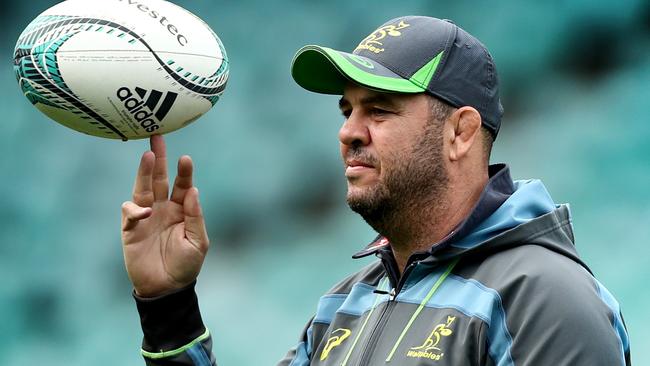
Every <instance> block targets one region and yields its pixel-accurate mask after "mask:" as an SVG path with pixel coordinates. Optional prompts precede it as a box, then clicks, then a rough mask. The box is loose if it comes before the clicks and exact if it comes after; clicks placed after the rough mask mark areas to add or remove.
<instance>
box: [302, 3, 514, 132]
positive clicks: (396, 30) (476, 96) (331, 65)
mask: <svg viewBox="0 0 650 366" xmlns="http://www.w3.org/2000/svg"><path fill="white" fill-rule="evenodd" d="M291 75H292V76H293V78H294V80H295V81H296V83H298V85H300V86H301V87H303V88H305V89H307V90H309V91H313V92H316V93H322V94H337V95H342V94H343V90H344V88H345V85H346V84H347V83H348V82H350V81H352V82H355V83H357V84H359V85H361V86H364V87H367V88H369V89H373V90H377V91H382V92H396V93H423V92H424V93H428V94H430V95H433V96H435V97H437V98H439V99H441V100H443V101H445V102H446V103H448V104H450V105H452V106H454V107H457V108H458V107H463V106H471V107H474V108H476V110H478V112H479V113H480V114H481V119H482V121H483V126H484V127H485V128H487V129H488V131H490V132H491V133H492V136H493V137H495V138H496V135H497V133H498V132H499V127H500V125H501V116H502V115H503V107H502V106H501V101H500V100H499V82H498V76H497V71H496V67H495V65H494V61H493V59H492V56H491V55H490V53H489V52H488V50H487V49H486V48H485V46H484V45H483V44H482V43H481V42H480V41H479V40H478V39H476V38H475V37H474V36H472V35H471V34H469V33H467V32H466V31H464V30H463V29H461V28H460V27H458V26H457V25H455V24H454V23H452V22H451V21H449V20H441V19H437V18H432V17H426V16H403V17H399V18H395V19H392V20H389V21H388V22H386V23H384V24H383V25H381V26H380V27H379V28H377V30H375V31H374V32H372V33H371V34H370V35H369V36H368V37H366V38H364V39H363V40H362V41H361V43H359V45H358V46H357V48H355V49H354V51H352V53H348V52H342V51H337V50H334V49H331V48H328V47H322V46H317V45H308V46H305V47H303V48H301V49H300V50H299V51H298V52H297V53H296V55H295V56H294V59H293V62H292V65H291Z"/></svg>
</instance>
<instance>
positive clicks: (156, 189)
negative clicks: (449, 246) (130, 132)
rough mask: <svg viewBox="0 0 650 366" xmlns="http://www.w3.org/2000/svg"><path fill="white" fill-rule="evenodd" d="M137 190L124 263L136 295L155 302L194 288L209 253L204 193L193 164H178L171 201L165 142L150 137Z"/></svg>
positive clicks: (126, 215) (127, 211) (125, 233)
mask: <svg viewBox="0 0 650 366" xmlns="http://www.w3.org/2000/svg"><path fill="white" fill-rule="evenodd" d="M151 150H152V151H147V152H146V153H144V155H142V160H141V161H140V167H139V169H138V175H137V177H136V180H135V185H134V187H133V201H129V202H125V203H124V204H123V205H122V244H123V250H124V262H125V263H126V270H127V272H128V274H129V278H130V279H131V282H132V283H133V287H134V288H135V292H136V294H137V295H138V296H142V297H155V296H159V295H163V294H165V293H167V292H170V291H173V290H176V289H180V288H182V287H185V286H187V285H189V284H190V283H192V282H193V281H194V280H195V279H196V277H197V276H198V274H199V271H200V270H201V265H202V264H203V260H204V258H205V255H206V253H207V251H208V244H209V240H208V235H207V233H206V230H205V221H204V220H203V213H202V210H201V205H200V204H199V191H198V190H197V189H196V187H193V186H192V170H193V166H192V159H190V157H189V156H183V157H181V158H180V159H179V161H178V174H177V175H176V181H175V182H174V188H173V190H172V194H171V197H169V181H168V177H167V157H166V151H165V141H164V140H163V138H162V136H153V137H151Z"/></svg>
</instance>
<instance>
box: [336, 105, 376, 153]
mask: <svg viewBox="0 0 650 366" xmlns="http://www.w3.org/2000/svg"><path fill="white" fill-rule="evenodd" d="M339 141H341V144H343V145H347V146H354V145H356V146H365V145H368V144H369V143H370V133H369V131H368V126H367V125H366V124H365V123H364V121H363V117H362V116H360V115H359V113H355V112H354V111H353V112H352V114H350V116H349V117H348V118H347V119H346V120H345V122H343V125H342V126H341V129H340V130H339Z"/></svg>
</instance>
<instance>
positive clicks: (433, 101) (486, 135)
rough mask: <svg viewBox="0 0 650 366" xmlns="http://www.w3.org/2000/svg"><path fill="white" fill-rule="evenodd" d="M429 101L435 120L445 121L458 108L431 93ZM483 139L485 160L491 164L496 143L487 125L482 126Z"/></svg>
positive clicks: (432, 117) (432, 116)
mask: <svg viewBox="0 0 650 366" xmlns="http://www.w3.org/2000/svg"><path fill="white" fill-rule="evenodd" d="M429 101H430V105H431V119H432V120H434V121H441V122H442V121H445V120H446V119H447V118H449V116H451V114H452V113H454V112H455V111H456V109H457V108H456V107H454V106H452V105H451V104H449V103H447V102H445V101H444V100H442V99H439V98H436V97H434V96H431V95H429ZM481 140H483V153H484V154H485V160H486V161H487V163H488V164H489V163H490V155H491V154H492V145H493V144H494V137H493V136H492V133H491V132H490V131H489V130H488V129H487V128H485V126H481Z"/></svg>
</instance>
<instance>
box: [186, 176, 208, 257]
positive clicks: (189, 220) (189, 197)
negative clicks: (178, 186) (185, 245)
mask: <svg viewBox="0 0 650 366" xmlns="http://www.w3.org/2000/svg"><path fill="white" fill-rule="evenodd" d="M183 212H184V214H185V237H186V238H187V240H189V241H190V243H192V244H193V245H194V246H196V247H197V248H199V249H200V250H201V251H202V252H203V253H205V252H207V250H208V245H209V243H210V240H209V239H208V233H207V232H206V230H205V219H204V218H203V210H202V209H201V204H200V203H199V190H198V189H197V188H196V187H192V188H190V189H189V190H188V191H187V193H186V194H185V198H184V199H183Z"/></svg>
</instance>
